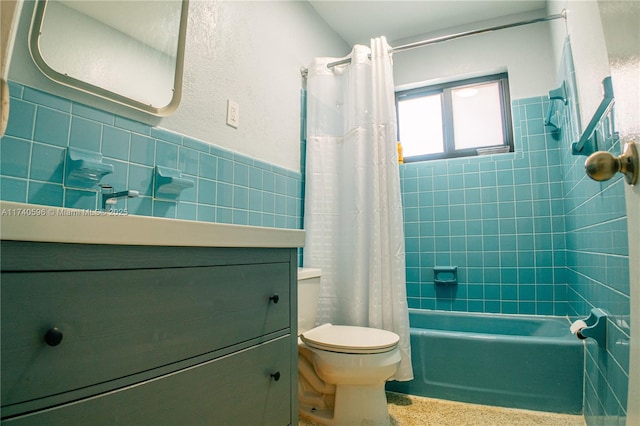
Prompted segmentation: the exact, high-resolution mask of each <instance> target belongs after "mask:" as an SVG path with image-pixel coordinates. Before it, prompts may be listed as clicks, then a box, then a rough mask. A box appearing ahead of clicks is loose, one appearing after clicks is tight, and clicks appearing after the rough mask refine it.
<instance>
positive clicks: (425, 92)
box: [396, 73, 513, 162]
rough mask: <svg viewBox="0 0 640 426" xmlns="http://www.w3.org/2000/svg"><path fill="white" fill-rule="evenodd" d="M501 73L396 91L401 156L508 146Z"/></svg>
mask: <svg viewBox="0 0 640 426" xmlns="http://www.w3.org/2000/svg"><path fill="white" fill-rule="evenodd" d="M510 105H511V101H510V99H509V84H508V80H507V74H506V73H505V74H498V75H491V76H486V77H479V78H473V79H468V80H463V81H456V82H451V83H446V84H439V85H435V86H428V87H420V88H417V89H411V90H405V91H401V92H397V93H396V111H397V114H398V140H399V141H400V142H401V143H402V149H403V153H404V160H405V162H412V161H423V160H432V159H437V158H452V157H464V156H471V155H479V154H481V153H496V152H508V151H513V132H512V129H511V109H510Z"/></svg>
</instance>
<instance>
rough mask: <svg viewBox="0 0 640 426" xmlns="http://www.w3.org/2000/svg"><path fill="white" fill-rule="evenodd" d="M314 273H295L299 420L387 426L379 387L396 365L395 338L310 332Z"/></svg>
mask: <svg viewBox="0 0 640 426" xmlns="http://www.w3.org/2000/svg"><path fill="white" fill-rule="evenodd" d="M320 272H321V271H320V270H319V269H311V268H300V269H298V336H299V338H298V400H299V407H300V408H299V412H300V416H301V417H306V418H308V419H310V420H312V421H314V422H316V423H319V424H323V425H365V424H366V425H385V426H386V425H389V424H390V419H389V412H388V410H387V398H386V395H385V391H384V385H385V382H386V381H387V380H388V379H389V378H390V377H391V376H393V375H394V373H395V372H396V370H397V368H398V365H399V364H400V351H399V349H398V341H399V340H400V337H399V336H398V335H397V334H395V333H392V332H390V331H386V330H379V329H375V328H367V327H353V326H343V325H332V324H323V325H321V326H318V327H316V326H315V321H316V312H317V306H318V292H319V289H320V275H321V274H320Z"/></svg>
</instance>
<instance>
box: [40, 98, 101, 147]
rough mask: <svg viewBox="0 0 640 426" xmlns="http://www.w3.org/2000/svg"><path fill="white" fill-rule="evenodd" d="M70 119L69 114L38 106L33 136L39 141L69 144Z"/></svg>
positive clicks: (58, 144) (62, 144)
mask: <svg viewBox="0 0 640 426" xmlns="http://www.w3.org/2000/svg"><path fill="white" fill-rule="evenodd" d="M70 121H71V120H70V116H69V114H66V113H63V112H60V111H56V110H53V109H49V108H44V107H38V111H37V113H36V126H35V132H34V136H33V138H34V140H36V141H38V142H44V143H49V144H51V145H57V146H67V142H68V140H69V127H70ZM98 147H99V145H98Z"/></svg>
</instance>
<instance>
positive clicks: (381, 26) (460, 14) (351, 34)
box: [309, 0, 546, 45]
mask: <svg viewBox="0 0 640 426" xmlns="http://www.w3.org/2000/svg"><path fill="white" fill-rule="evenodd" d="M309 3H310V4H311V6H312V7H313V8H314V9H315V10H316V12H317V13H318V15H320V17H321V18H322V19H324V20H325V21H326V22H327V24H329V26H330V27H331V28H333V30H334V31H335V32H336V33H338V35H340V37H342V39H343V40H344V41H346V42H347V44H349V45H354V44H358V43H359V44H366V45H368V44H369V40H370V39H371V38H373V37H377V36H381V35H384V36H386V37H387V40H388V41H389V42H390V43H392V42H393V41H396V40H402V39H406V38H411V37H414V36H417V35H421V34H427V33H433V32H437V31H441V30H444V29H446V28H453V27H459V26H463V25H467V24H470V23H473V22H479V21H485V20H491V19H496V18H501V17H504V16H508V15H514V14H519V13H525V12H531V11H535V10H540V9H544V8H545V4H546V2H545V0H421V1H419V0H414V1H404V0H398V1H388V0H387V1H376V0H370V1H366V0H364V1H363V0H360V1H345V0H341V1H326V0H309ZM392 44H393V43H392Z"/></svg>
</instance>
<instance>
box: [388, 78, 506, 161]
mask: <svg viewBox="0 0 640 426" xmlns="http://www.w3.org/2000/svg"><path fill="white" fill-rule="evenodd" d="M493 82H497V83H498V88H499V91H500V107H501V108H500V109H501V112H502V134H503V138H504V140H503V143H501V144H496V145H490V146H483V147H477V148H466V149H458V150H456V149H455V135H454V131H453V106H452V100H451V91H452V90H453V89H460V88H462V87H464V86H469V85H475V84H481V83H493ZM437 94H441V95H442V96H441V99H442V100H441V102H442V104H441V107H442V137H443V145H444V146H443V149H444V152H439V153H434V154H423V155H413V156H408V157H404V162H405V163H412V162H418V161H429V160H438V159H443V158H459V157H471V156H477V155H479V154H478V151H477V150H478V149H479V148H492V147H499V146H505V145H506V146H508V147H509V152H514V145H513V125H512V121H511V96H510V93H509V78H508V75H507V73H506V72H504V73H499V74H491V75H485V76H482V77H474V78H467V79H464V80H455V81H450V82H447V83H440V84H434V85H429V86H421V87H416V88H413V89H408V90H399V91H397V92H396V120H397V122H398V126H397V133H398V134H397V138H398V140H399V141H400V143H402V139H400V114H399V108H398V103H399V102H400V101H403V100H408V99H412V98H419V97H426V96H432V95H437Z"/></svg>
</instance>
